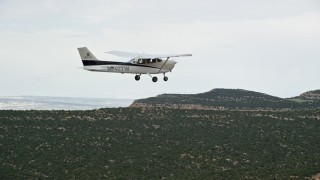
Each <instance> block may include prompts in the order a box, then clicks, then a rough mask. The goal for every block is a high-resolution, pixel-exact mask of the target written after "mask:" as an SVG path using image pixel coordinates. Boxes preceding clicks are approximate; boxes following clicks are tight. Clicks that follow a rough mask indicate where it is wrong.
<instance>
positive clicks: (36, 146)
mask: <svg viewBox="0 0 320 180" xmlns="http://www.w3.org/2000/svg"><path fill="white" fill-rule="evenodd" d="M319 133H320V111H319V110H312V111H283V112H275V111H209V110H182V109H168V108H117V109H103V110H93V111H0V152H1V155H0V178H1V179H27V178H28V179H29V178H44V177H48V178H51V179H52V178H55V179H70V178H72V179H97V178H106V179H115V178H117V179H121V178H122V179H123V178H125V179H160V178H170V179H249V178H253V179H258V178H260V179H276V178H277V179H288V178H290V177H291V178H293V177H295V178H298V179H302V178H305V177H311V176H312V175H314V174H317V173H319V172H320V151H319V149H320V143H319V142H320V134H319Z"/></svg>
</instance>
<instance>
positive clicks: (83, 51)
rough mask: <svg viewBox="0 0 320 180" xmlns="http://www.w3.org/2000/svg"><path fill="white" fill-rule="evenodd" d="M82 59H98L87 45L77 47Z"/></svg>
mask: <svg viewBox="0 0 320 180" xmlns="http://www.w3.org/2000/svg"><path fill="white" fill-rule="evenodd" d="M78 51H79V54H80V57H81V59H82V60H98V59H97V58H96V57H95V56H94V55H93V54H92V53H91V52H90V51H89V49H88V48H87V47H81V48H78Z"/></svg>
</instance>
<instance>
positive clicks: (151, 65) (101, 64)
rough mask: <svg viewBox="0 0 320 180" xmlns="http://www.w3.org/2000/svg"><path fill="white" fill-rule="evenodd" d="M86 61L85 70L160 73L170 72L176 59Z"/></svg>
mask: <svg viewBox="0 0 320 180" xmlns="http://www.w3.org/2000/svg"><path fill="white" fill-rule="evenodd" d="M84 63H86V65H85V66H84V69H85V70H88V71H98V72H112V73H131V74H159V73H167V72H170V71H171V70H172V69H173V68H174V66H175V64H176V63H177V62H176V61H173V60H167V61H166V60H161V59H133V60H131V61H129V62H114V61H96V60H95V61H90V60H87V61H85V62H84Z"/></svg>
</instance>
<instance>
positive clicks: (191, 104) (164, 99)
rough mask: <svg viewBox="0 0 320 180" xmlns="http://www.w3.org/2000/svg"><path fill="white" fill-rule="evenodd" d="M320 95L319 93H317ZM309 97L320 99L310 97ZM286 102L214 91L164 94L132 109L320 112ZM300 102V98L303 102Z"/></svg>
mask: <svg viewBox="0 0 320 180" xmlns="http://www.w3.org/2000/svg"><path fill="white" fill-rule="evenodd" d="M316 92H318V91H316ZM307 95H308V96H307V97H313V99H315V97H319V96H317V95H318V94H317V93H314V91H312V93H311V94H310V93H308V94H307ZM297 99H298V101H296V100H293V99H292V98H290V99H283V98H279V97H275V96H271V95H268V94H264V93H259V92H254V91H248V90H243V89H212V90H210V91H208V92H204V93H199V94H161V95H158V96H156V97H150V98H146V99H138V100H135V101H134V102H133V103H132V104H131V106H130V107H139V108H141V107H144V108H147V107H163V108H175V109H206V110H249V111H250V110H254V111H257V110H258V111H260V110H276V111H278V110H281V111H282V110H300V109H317V108H320V100H319V101H314V102H310V101H300V100H299V98H297ZM300 99H301V98H300Z"/></svg>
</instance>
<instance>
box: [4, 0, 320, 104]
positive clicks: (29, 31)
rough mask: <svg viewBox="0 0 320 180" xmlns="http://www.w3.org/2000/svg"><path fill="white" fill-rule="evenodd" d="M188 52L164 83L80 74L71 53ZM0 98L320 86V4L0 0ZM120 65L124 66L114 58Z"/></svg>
mask: <svg viewBox="0 0 320 180" xmlns="http://www.w3.org/2000/svg"><path fill="white" fill-rule="evenodd" d="M83 46H87V47H88V48H89V49H90V50H91V52H92V53H93V54H94V55H95V56H96V57H97V58H99V59H103V60H119V58H117V57H113V56H110V55H107V54H105V53H104V52H105V51H108V50H123V51H132V52H144V53H158V54H161V53H162V54H168V53H192V54H193V57H191V58H188V57H187V58H180V59H176V61H178V64H176V67H175V69H173V72H172V73H168V74H167V76H168V77H169V81H168V82H164V81H163V80H162V76H163V75H158V77H159V80H158V82H157V83H153V82H152V81H151V78H150V77H149V76H148V75H144V76H141V80H140V81H138V82H136V81H135V80H134V75H133V74H125V75H123V74H114V73H95V72H88V71H84V70H82V69H81V67H82V62H81V59H80V56H79V54H78V52H77V49H76V48H77V47H83ZM0 48H1V50H0V57H1V58H0V79H1V81H0V82H1V85H0V96H17V95H37V96H71V97H104V98H130V99H137V98H144V97H149V96H155V95H158V94H162V93H199V92H205V91H208V90H211V89H213V88H241V89H247V90H253V91H259V92H264V93H267V94H270V95H274V96H278V97H283V98H284V97H291V96H296V95H299V94H300V93H302V92H305V91H308V90H315V89H320V1H319V0H224V1H221V0H161V1H160V0H123V1H120V0H90V1H80V0H79V1H77V0H74V1H71V0H70V1H66V0H26V1H21V0H0ZM120 60H122V61H126V60H127V59H120Z"/></svg>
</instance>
